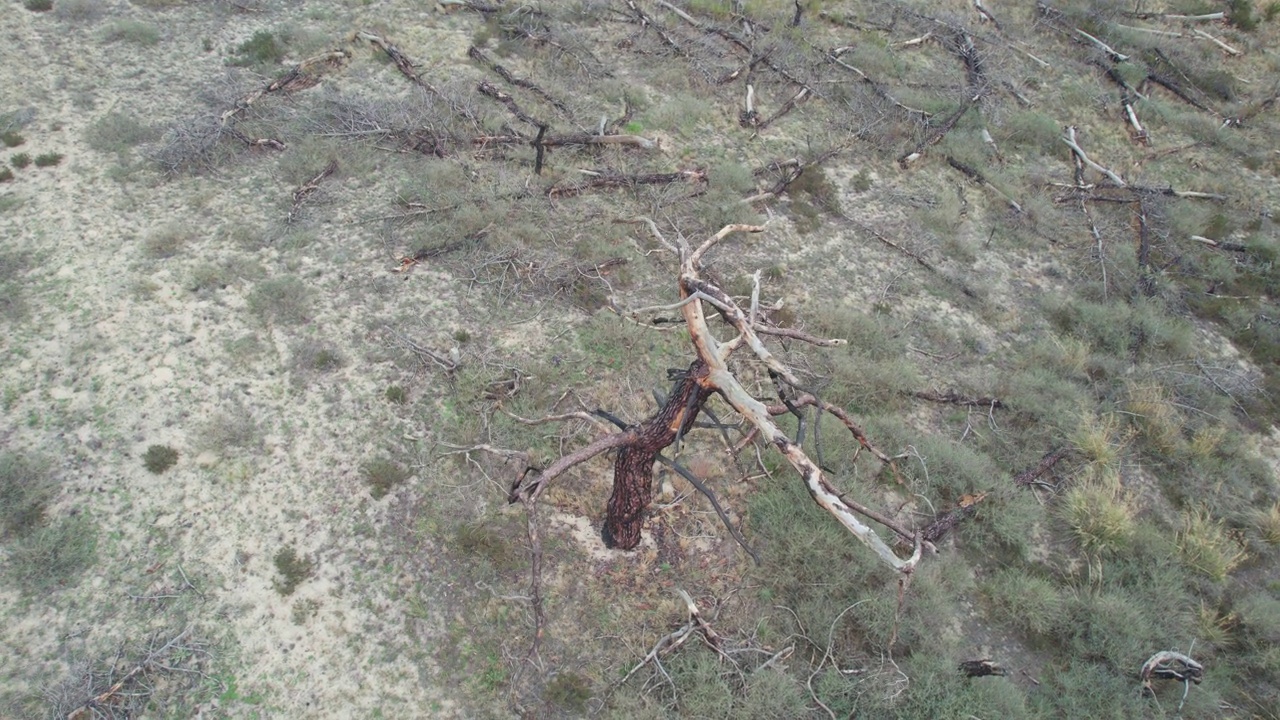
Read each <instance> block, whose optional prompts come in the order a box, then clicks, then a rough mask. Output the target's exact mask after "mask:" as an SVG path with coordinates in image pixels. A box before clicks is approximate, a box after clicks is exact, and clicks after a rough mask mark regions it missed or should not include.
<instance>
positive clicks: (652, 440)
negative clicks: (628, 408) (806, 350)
mask: <svg viewBox="0 0 1280 720" xmlns="http://www.w3.org/2000/svg"><path fill="white" fill-rule="evenodd" d="M635 222H637V223H643V224H646V225H647V226H648V227H649V229H650V230H651V232H652V233H653V234H654V235H655V237H656V239H657V240H658V242H660V243H661V244H663V245H665V246H666V247H667V248H668V249H669V250H671V251H673V252H676V253H678V254H679V257H680V258H681V263H680V272H679V279H678V288H679V292H680V297H681V300H680V302H678V303H676V304H674V305H670V306H663V307H660V308H646V309H642V310H637V311H635V312H634V313H632V314H633V316H635V315H639V314H643V313H646V312H653V311H655V310H665V311H672V310H679V312H680V314H681V315H682V316H683V318H684V321H685V326H686V327H687V329H688V332H689V336H690V340H691V341H692V344H693V348H694V351H695V354H696V356H697V357H696V359H694V360H693V361H692V362H691V363H690V365H689V367H688V368H687V369H686V370H684V371H676V373H675V380H676V384H675V387H674V389H673V391H672V392H671V394H670V395H669V396H668V397H667V399H666V402H665V403H664V404H663V406H662V408H661V409H659V411H658V412H657V413H656V414H654V415H653V416H652V417H651V418H649V419H648V420H647V421H645V422H644V423H641V424H639V425H633V426H629V427H627V428H625V429H622V430H620V431H618V432H608V433H605V434H603V435H600V436H598V437H597V438H596V439H595V440H594V441H592V442H591V443H589V444H588V445H587V446H585V447H583V448H580V449H579V450H576V451H574V452H571V453H567V454H565V455H563V456H561V457H560V458H559V459H558V460H556V461H555V462H553V463H551V464H550V465H549V466H547V467H546V468H543V469H539V468H527V469H526V470H525V471H524V472H522V473H521V474H520V476H519V477H518V478H517V479H516V481H515V483H514V484H513V485H512V487H511V491H510V494H509V496H508V501H509V502H512V503H514V502H523V503H524V504H526V506H530V507H531V506H533V505H534V504H535V503H536V502H537V500H538V498H539V497H540V496H541V495H542V493H543V492H544V491H545V490H546V488H547V487H548V485H549V484H550V483H551V482H552V481H554V480H555V479H556V478H558V477H560V476H561V475H563V474H564V473H566V472H567V471H568V470H570V469H571V468H573V467H575V466H577V465H579V464H581V463H583V462H586V461H587V460H590V459H591V458H593V457H596V456H597V455H601V454H603V453H605V452H608V451H610V450H613V451H616V456H615V459H614V476H613V493H612V495H611V497H610V498H609V503H608V507H607V512H606V517H605V521H604V527H603V531H602V535H603V537H604V541H605V543H606V544H607V545H609V546H610V547H615V548H619V549H623V550H629V549H632V548H635V547H636V546H637V545H638V544H639V543H640V536H641V528H642V526H643V523H644V513H645V510H646V509H647V508H648V506H649V502H650V500H651V496H652V486H653V465H654V462H655V461H656V459H657V456H658V454H659V453H660V452H661V451H662V450H663V449H665V448H667V447H669V446H670V445H672V444H675V443H678V442H679V441H680V439H681V438H682V437H683V436H684V435H685V434H686V433H687V432H688V431H689V430H690V429H691V428H692V427H693V424H694V422H695V421H696V419H697V417H698V414H699V413H700V412H702V411H703V406H704V405H705V404H706V403H707V401H708V400H709V399H710V398H711V396H712V395H719V396H720V397H721V398H722V399H724V400H725V402H727V403H728V404H729V406H730V407H732V408H733V410H734V411H735V412H737V414H738V415H739V416H741V417H742V418H743V420H744V421H745V423H746V425H747V426H749V428H750V433H751V434H753V435H754V436H755V437H757V438H758V439H759V440H761V441H763V442H764V443H765V444H767V445H770V446H772V447H773V448H774V449H775V450H776V451H777V452H779V453H780V454H781V455H782V456H783V457H784V458H786V460H787V461H788V463H790V465H791V466H792V467H793V468H794V469H795V471H796V472H797V473H798V474H799V475H800V478H801V479H802V481H803V482H804V483H805V487H806V489H808V491H809V494H810V495H811V496H812V497H813V499H814V501H815V502H816V503H818V505H819V506H820V507H821V508H822V509H824V510H826V511H827V512H828V513H830V514H831V516H832V517H834V518H835V519H836V520H837V522H839V523H840V524H841V525H843V526H844V527H845V528H846V529H847V530H848V531H849V532H850V533H852V534H853V535H854V536H855V537H856V538H858V540H860V541H861V542H862V543H864V544H865V545H866V546H867V547H868V548H870V549H871V551H872V552H874V553H875V554H876V555H877V557H879V558H880V559H881V560H882V561H883V562H884V563H886V564H887V565H889V566H891V567H893V568H894V569H895V570H898V571H899V572H901V573H903V574H904V575H905V574H910V573H911V572H912V571H913V570H914V569H915V566H916V564H917V563H918V562H919V560H920V554H921V548H922V543H921V539H920V538H919V536H918V534H917V535H913V544H914V551H913V552H912V554H911V556H910V557H909V558H906V559H904V558H901V557H899V556H898V555H897V554H896V553H895V552H894V551H893V549H892V548H890V546H889V545H888V544H886V543H885V542H884V540H882V539H881V538H880V536H879V535H878V534H876V532H875V531H874V530H873V529H872V528H871V527H869V526H868V525H867V524H865V523H864V522H863V518H868V517H870V518H871V519H872V520H880V521H881V522H883V520H884V518H883V516H880V515H879V513H874V512H871V513H868V511H867V509H866V508H863V507H861V506H860V505H857V504H856V503H851V502H850V501H848V500H847V499H846V498H845V497H844V495H843V493H841V492H840V491H839V490H837V489H836V488H835V487H834V486H833V485H832V484H831V482H830V480H829V479H828V478H827V476H826V474H825V473H824V471H823V469H822V468H821V467H820V466H819V464H818V463H816V462H814V461H813V460H811V459H810V458H809V456H808V454H807V453H806V452H805V450H804V449H803V448H802V447H801V443H800V438H799V437H797V439H792V438H791V437H789V436H788V435H787V434H786V433H784V432H783V431H782V429H781V428H779V427H778V425H777V424H776V423H775V422H774V420H773V417H774V414H775V413H774V412H771V408H770V407H769V406H768V405H766V404H765V403H764V402H762V401H761V400H759V399H757V398H756V397H754V396H753V395H752V394H751V393H749V392H748V391H747V389H746V388H745V387H744V386H743V385H742V383H741V382H740V381H739V379H738V377H737V376H736V375H735V374H734V372H733V371H731V370H730V369H729V367H728V361H729V358H730V356H731V355H733V353H735V352H736V351H738V350H740V349H744V348H745V349H747V350H748V351H749V352H750V353H751V354H752V355H753V356H754V359H755V361H757V362H758V363H760V364H762V365H764V366H765V368H767V370H768V372H769V374H770V376H771V377H773V378H774V380H775V383H776V384H777V386H778V388H779V391H780V392H779V394H780V395H781V396H782V400H783V402H784V403H785V404H786V405H787V406H788V410H790V411H791V412H793V413H794V414H796V415H800V409H799V408H800V407H801V406H800V405H798V404H797V403H796V402H794V401H793V400H792V398H791V395H793V394H795V395H797V396H800V395H801V394H807V393H808V390H807V389H806V388H805V387H804V386H803V385H802V384H801V382H800V380H799V379H798V378H797V377H796V376H795V374H794V373H793V372H792V371H791V369H790V368H788V367H787V366H786V365H784V364H783V363H782V362H781V361H780V360H778V358H777V357H775V356H774V355H773V354H772V353H771V352H770V351H769V349H768V348H767V347H766V346H765V344H764V342H763V341H762V340H761V335H762V334H763V333H761V332H760V331H759V330H758V329H757V327H756V324H757V322H756V318H757V315H758V312H757V310H756V308H755V307H754V306H753V307H752V308H751V309H750V310H749V311H747V312H744V311H743V310H742V309H741V308H740V307H739V306H738V304H737V303H736V302H735V301H734V300H733V298H731V297H730V296H729V295H728V294H727V293H726V292H724V291H723V290H722V289H720V288H719V287H718V286H717V285H716V284H715V283H713V282H711V281H709V280H708V279H706V278H704V277H703V276H702V269H703V268H702V260H703V258H704V257H705V256H706V254H707V253H708V252H709V251H710V250H711V249H712V248H714V247H715V245H716V244H717V243H719V242H721V241H722V240H724V239H725V238H727V237H729V236H730V235H733V234H735V233H759V232H763V231H764V227H763V226H755V225H727V226H725V227H724V228H723V229H721V230H720V232H718V233H716V234H715V235H713V236H711V237H710V238H708V239H707V240H706V241H705V242H703V243H702V244H701V245H700V246H698V247H697V248H691V247H690V246H689V245H688V244H687V243H685V242H684V241H683V239H678V240H677V241H676V242H675V243H672V242H669V241H668V240H667V239H666V238H665V237H663V235H662V234H661V233H660V232H659V231H658V228H657V226H656V224H654V223H653V222H652V221H650V220H648V219H644V218H640V219H637V220H635ZM754 297H758V294H756V295H754ZM707 305H710V306H711V308H712V309H713V311H714V312H715V313H717V314H719V316H720V317H721V319H722V320H724V322H726V323H727V324H728V325H729V326H730V327H731V328H732V329H733V331H734V332H735V335H734V336H733V337H732V338H730V339H728V340H721V339H720V338H718V337H717V336H716V335H715V333H713V332H712V330H711V327H710V325H709V323H708V318H707V311H706V306H707ZM822 344H843V341H834V342H833V341H824V342H822ZM814 404H819V406H820V407H821V406H825V407H824V408H823V409H826V410H827V411H828V412H834V411H836V410H838V408H835V407H834V406H829V405H827V404H826V403H819V402H818V401H816V399H815V401H814ZM840 416H842V417H841V419H842V422H844V423H845V425H846V427H847V428H848V429H849V430H850V432H851V433H853V435H854V437H855V438H857V439H858V441H859V443H860V444H861V445H862V446H863V447H867V448H868V449H870V450H871V451H872V452H873V453H874V454H875V455H876V457H878V458H880V459H881V461H882V462H890V463H891V462H892V460H891V459H890V458H888V456H887V455H885V454H884V453H881V452H879V451H877V450H875V449H874V448H873V447H871V445H870V443H869V442H868V441H867V440H866V436H865V434H864V433H863V432H862V431H861V430H860V429H859V428H858V427H857V425H855V424H854V423H853V422H852V420H850V419H848V416H847V414H846V413H843V411H840ZM872 516H875V517H872ZM895 525H896V524H895ZM894 529H895V531H896V532H897V533H898V534H899V535H900V536H901V535H902V534H905V533H906V532H907V531H905V530H903V529H901V528H897V527H895V528H894Z"/></svg>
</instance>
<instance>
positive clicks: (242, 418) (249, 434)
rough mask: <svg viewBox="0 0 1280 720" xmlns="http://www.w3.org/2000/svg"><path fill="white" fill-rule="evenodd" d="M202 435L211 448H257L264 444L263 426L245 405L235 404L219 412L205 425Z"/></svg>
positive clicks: (207, 445) (219, 449)
mask: <svg viewBox="0 0 1280 720" xmlns="http://www.w3.org/2000/svg"><path fill="white" fill-rule="evenodd" d="M200 437H201V439H202V441H203V443H204V446H205V447H206V448H208V449H210V450H214V451H218V452H223V451H225V450H227V449H239V450H256V449H257V448H259V447H261V446H262V428H261V427H260V426H259V425H258V421H257V420H256V419H255V418H254V416H253V413H251V412H250V411H249V409H248V408H246V407H244V406H243V405H239V404H235V405H233V406H232V407H231V408H230V409H228V410H226V411H223V412H219V413H217V414H215V415H214V416H213V418H211V419H210V420H209V422H208V423H206V424H205V425H204V427H203V428H202V430H201V433H200Z"/></svg>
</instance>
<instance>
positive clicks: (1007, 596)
mask: <svg viewBox="0 0 1280 720" xmlns="http://www.w3.org/2000/svg"><path fill="white" fill-rule="evenodd" d="M982 590H983V597H984V598H986V601H987V605H988V606H989V607H990V608H991V610H992V613H991V616H992V617H998V618H1000V619H1001V620H1003V621H1008V622H1009V623H1010V624H1012V625H1013V626H1014V627H1016V628H1017V629H1018V630H1020V631H1022V632H1023V633H1026V634H1027V635H1029V636H1032V637H1042V636H1046V635H1048V634H1049V633H1050V632H1051V631H1052V630H1053V629H1054V628H1055V627H1057V625H1058V624H1059V623H1060V622H1062V610H1063V602H1062V597H1061V596H1060V595H1059V594H1058V589H1057V588H1056V587H1054V585H1053V583H1052V582H1050V581H1048V580H1046V579H1044V578H1041V577H1037V576H1035V575H1030V574H1028V573H1026V572H1024V571H1022V570H1003V571H1001V572H999V573H997V574H996V575H995V576H994V577H992V578H991V579H990V580H988V581H987V582H985V583H983V585H982Z"/></svg>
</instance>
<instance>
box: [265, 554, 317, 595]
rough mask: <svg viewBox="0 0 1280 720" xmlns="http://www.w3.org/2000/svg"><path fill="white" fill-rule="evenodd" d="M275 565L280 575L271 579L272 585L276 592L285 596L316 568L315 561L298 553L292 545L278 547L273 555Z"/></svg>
mask: <svg viewBox="0 0 1280 720" xmlns="http://www.w3.org/2000/svg"><path fill="white" fill-rule="evenodd" d="M275 565H276V572H278V573H279V574H280V577H278V578H276V579H275V580H273V581H272V586H273V587H275V589H276V592H278V593H280V594H281V595H285V596H288V595H292V594H293V591H294V590H297V589H298V586H299V585H301V584H302V583H304V582H306V581H307V579H308V578H310V577H311V576H312V575H313V574H315V570H316V564H315V561H314V560H311V559H310V558H306V557H302V556H301V555H298V551H297V550H294V549H293V546H292V545H286V546H285V547H283V548H280V551H279V552H277V553H276V556H275Z"/></svg>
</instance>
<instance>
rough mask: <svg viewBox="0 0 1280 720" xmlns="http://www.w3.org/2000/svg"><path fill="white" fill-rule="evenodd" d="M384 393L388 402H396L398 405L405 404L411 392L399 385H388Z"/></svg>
mask: <svg viewBox="0 0 1280 720" xmlns="http://www.w3.org/2000/svg"><path fill="white" fill-rule="evenodd" d="M384 395H385V397H386V398H387V402H391V403H395V404H396V405H403V404H405V402H407V401H408V399H409V393H408V392H406V391H405V389H404V388H403V387H401V386H399V385H388V386H387V391H386V393H384Z"/></svg>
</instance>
